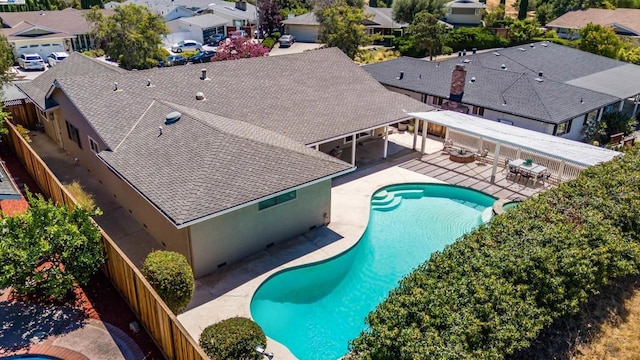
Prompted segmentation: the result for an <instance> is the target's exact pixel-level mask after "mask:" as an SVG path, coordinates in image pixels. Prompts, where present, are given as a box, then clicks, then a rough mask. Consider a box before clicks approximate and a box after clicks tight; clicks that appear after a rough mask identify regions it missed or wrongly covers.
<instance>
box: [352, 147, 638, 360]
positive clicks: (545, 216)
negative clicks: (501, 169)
mask: <svg viewBox="0 0 640 360" xmlns="http://www.w3.org/2000/svg"><path fill="white" fill-rule="evenodd" d="M639 150H640V146H636V147H634V148H632V149H630V150H629V151H628V152H627V153H626V154H625V155H624V156H622V157H618V158H616V159H614V160H612V161H610V162H607V163H604V164H600V165H597V166H593V167H591V168H589V169H586V170H584V171H583V172H582V173H581V175H580V176H579V178H578V179H576V180H573V181H569V182H565V183H562V184H560V185H559V186H558V187H557V188H554V189H551V190H548V191H546V192H544V193H541V194H540V195H539V196H537V197H534V198H530V199H528V200H527V201H525V202H523V203H521V204H520V205H518V207H517V208H514V209H512V210H510V211H508V212H507V213H505V214H503V215H500V216H496V217H494V218H493V219H492V220H491V222H489V223H488V224H487V225H485V226H482V227H480V228H478V229H477V230H475V231H473V232H471V233H469V234H467V235H465V236H463V237H462V238H461V239H460V240H458V241H457V242H455V243H454V244H452V245H450V246H448V247H446V248H445V249H444V250H443V251H441V252H436V253H434V254H432V256H431V258H430V259H429V261H427V262H426V263H424V264H423V265H421V266H420V267H418V268H417V269H416V270H415V271H413V272H412V273H411V274H409V275H408V276H406V277H405V278H404V279H403V280H402V281H401V282H400V285H399V287H398V288H396V289H394V290H392V291H391V292H390V294H389V297H388V298H387V299H386V300H385V301H384V302H383V303H381V304H380V305H379V306H378V307H377V308H376V310H375V311H374V312H372V313H371V314H369V316H368V317H367V320H366V321H367V323H368V324H369V329H368V330H366V331H365V332H363V333H361V334H360V336H359V337H358V338H357V339H355V340H353V341H352V342H351V344H350V350H351V352H352V354H351V355H350V358H355V359H399V358H403V359H407V358H423V357H424V354H429V357H430V358H434V359H504V358H505V357H508V356H509V355H511V354H513V353H514V352H515V351H517V350H521V349H525V348H527V347H528V346H529V345H530V344H531V343H532V341H534V340H535V339H536V337H537V336H538V334H539V333H540V331H541V330H542V329H544V328H546V327H548V326H550V324H552V322H553V321H554V320H557V319H562V318H564V317H568V316H570V315H571V314H575V313H577V312H578V311H579V310H580V309H581V307H582V306H585V304H586V302H587V300H588V299H589V298H590V297H591V296H593V295H594V294H596V293H598V291H600V290H601V289H602V288H603V287H604V286H605V285H606V284H608V283H609V282H612V281H614V282H615V281H616V279H619V278H622V277H624V276H626V275H632V274H637V273H638V270H639V268H638V266H639V265H640V216H638V215H637V214H638V213H640V155H639Z"/></svg>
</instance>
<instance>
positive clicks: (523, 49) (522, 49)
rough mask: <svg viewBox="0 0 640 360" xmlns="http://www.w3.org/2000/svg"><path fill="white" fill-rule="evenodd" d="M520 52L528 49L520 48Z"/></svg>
mask: <svg viewBox="0 0 640 360" xmlns="http://www.w3.org/2000/svg"><path fill="white" fill-rule="evenodd" d="M518 50H520V51H527V49H525V48H518Z"/></svg>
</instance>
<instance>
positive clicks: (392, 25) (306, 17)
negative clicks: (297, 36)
mask: <svg viewBox="0 0 640 360" xmlns="http://www.w3.org/2000/svg"><path fill="white" fill-rule="evenodd" d="M392 11H393V9H391V8H376V7H370V6H368V5H365V6H364V13H365V14H371V15H373V18H372V19H371V20H368V21H367V24H366V26H367V27H372V28H384V29H400V28H404V27H407V26H409V25H408V24H406V23H401V22H396V21H394V20H393V13H392ZM282 23H283V24H285V25H311V26H320V22H318V18H317V17H316V15H315V13H314V12H308V13H306V14H302V15H299V16H296V17H293V18H290V19H286V20H283V21H282ZM442 23H443V24H446V23H445V22H442Z"/></svg>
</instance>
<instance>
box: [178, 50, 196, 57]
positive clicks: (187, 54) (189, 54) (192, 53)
mask: <svg viewBox="0 0 640 360" xmlns="http://www.w3.org/2000/svg"><path fill="white" fill-rule="evenodd" d="M197 53H198V51H184V52H181V53H179V54H178V55H182V56H184V57H185V58H187V59H189V58H190V57H192V56H193V55H195V54H197Z"/></svg>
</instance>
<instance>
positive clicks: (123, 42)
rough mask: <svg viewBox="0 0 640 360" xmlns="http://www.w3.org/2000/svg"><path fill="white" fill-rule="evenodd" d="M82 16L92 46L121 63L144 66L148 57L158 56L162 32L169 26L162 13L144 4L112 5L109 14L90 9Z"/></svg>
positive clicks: (130, 67)
mask: <svg viewBox="0 0 640 360" xmlns="http://www.w3.org/2000/svg"><path fill="white" fill-rule="evenodd" d="M86 16H87V20H88V21H89V22H90V23H91V33H92V34H93V35H94V36H95V39H96V46H97V47H98V48H100V49H103V50H104V52H105V54H107V55H108V56H109V57H111V58H113V59H117V60H118V62H119V63H120V66H121V67H123V68H125V69H128V70H131V69H147V68H150V67H152V66H153V64H154V62H153V61H151V60H153V59H156V60H160V59H162V56H161V54H160V45H161V44H162V36H164V35H167V34H168V33H169V28H167V26H166V25H165V23H164V20H163V19H162V16H160V15H157V14H154V13H152V12H151V10H149V8H147V7H146V6H142V5H135V4H126V5H120V6H116V7H115V8H114V9H113V15H111V16H104V15H103V14H102V13H100V12H98V11H97V9H93V10H91V11H90V12H89V13H87V15H86Z"/></svg>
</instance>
